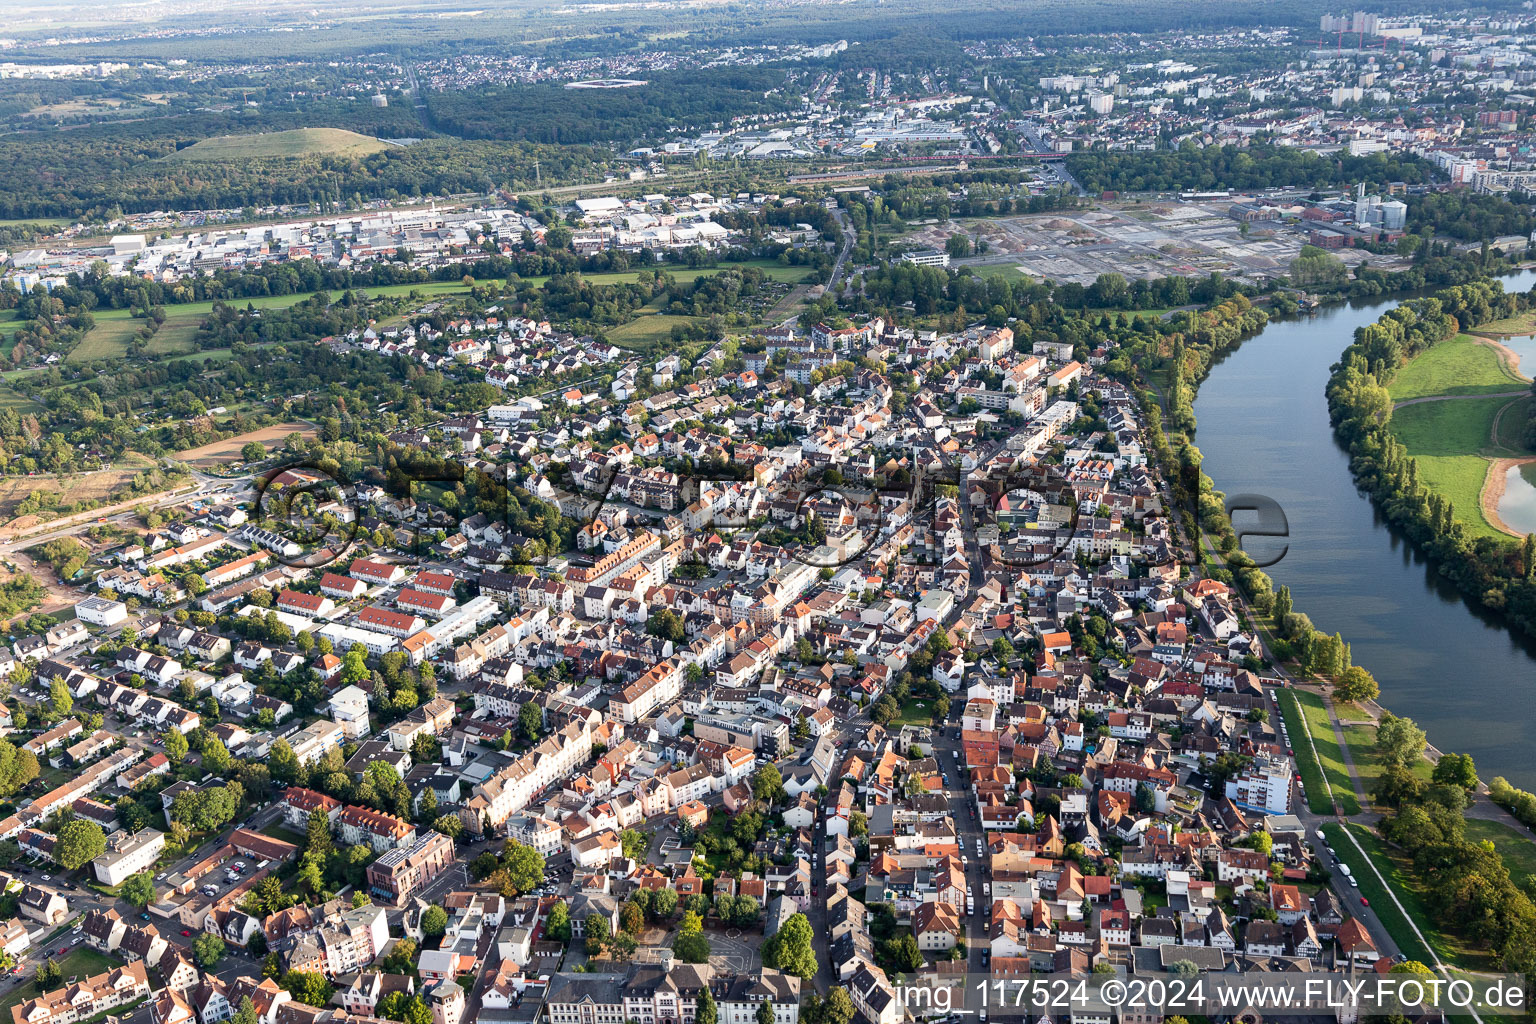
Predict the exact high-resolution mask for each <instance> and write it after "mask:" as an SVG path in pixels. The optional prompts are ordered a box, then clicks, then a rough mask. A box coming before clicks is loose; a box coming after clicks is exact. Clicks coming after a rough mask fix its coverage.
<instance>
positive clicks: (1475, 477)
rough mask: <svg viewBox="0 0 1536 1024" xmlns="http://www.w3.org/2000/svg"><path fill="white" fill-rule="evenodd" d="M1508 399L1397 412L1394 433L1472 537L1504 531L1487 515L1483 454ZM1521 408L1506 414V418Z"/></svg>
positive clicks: (1437, 404) (1423, 406) (1415, 407)
mask: <svg viewBox="0 0 1536 1024" xmlns="http://www.w3.org/2000/svg"><path fill="white" fill-rule="evenodd" d="M1435 351H1438V350H1436V349H1432V350H1431V351H1430V353H1429V354H1433V352H1435ZM1419 358H1420V359H1422V358H1424V356H1420V357H1419ZM1415 362H1417V360H1415ZM1410 365H1412V364H1410ZM1509 402H1510V399H1507V398H1468V399H1464V400H1453V401H1448V402H1423V403H1421V404H1419V405H1409V406H1404V407H1403V408H1401V409H1396V410H1394V411H1393V413H1392V421H1391V424H1390V426H1391V430H1392V433H1393V435H1394V436H1395V437H1396V438H1397V439H1398V440H1399V441H1401V442H1402V443H1403V446H1404V447H1406V448H1407V449H1408V453H1409V454H1410V455H1412V456H1413V457H1414V458H1415V459H1416V460H1417V461H1418V464H1419V476H1420V478H1421V479H1422V480H1423V482H1424V483H1425V484H1426V485H1427V486H1428V487H1430V488H1431V489H1432V490H1434V491H1435V492H1436V493H1438V494H1441V495H1443V496H1445V497H1446V498H1448V499H1450V501H1451V503H1452V504H1453V505H1454V506H1455V512H1456V518H1457V520H1459V521H1460V522H1461V523H1462V524H1463V525H1464V526H1465V527H1466V528H1467V529H1468V530H1469V531H1470V532H1471V533H1472V535H1473V536H1477V537H1502V536H1504V535H1503V534H1501V533H1500V532H1499V531H1497V530H1495V529H1494V528H1493V527H1492V526H1490V525H1489V524H1488V521H1487V520H1486V519H1484V518H1483V513H1482V506H1481V502H1480V500H1479V496H1480V495H1481V494H1482V490H1483V481H1484V480H1485V479H1486V478H1487V476H1488V464H1489V460H1488V459H1487V458H1486V457H1485V455H1484V454H1483V453H1485V452H1487V451H1489V450H1490V448H1491V435H1492V431H1493V421H1494V417H1495V416H1496V415H1497V414H1498V411H1499V410H1500V409H1502V408H1503V407H1504V406H1506V405H1508V404H1509ZM1519 411H1520V410H1519V409H1518V408H1517V409H1513V410H1511V411H1510V412H1509V413H1505V414H1504V419H1506V420H1510V419H1511V417H1512V415H1513V414H1517V413H1518V412H1519ZM1511 421H1512V420H1511ZM1512 422H1513V421H1512ZM1500 426H1501V427H1502V426H1503V423H1502V421H1501V423H1500ZM1505 433H1506V435H1507V431H1505Z"/></svg>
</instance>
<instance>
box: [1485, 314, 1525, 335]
mask: <svg viewBox="0 0 1536 1024" xmlns="http://www.w3.org/2000/svg"><path fill="white" fill-rule="evenodd" d="M1477 330H1478V333H1480V334H1536V311H1528V312H1525V313H1519V314H1516V315H1515V316H1512V317H1506V318H1505V319H1503V320H1495V321H1493V322H1492V323H1487V324H1483V325H1482V326H1481V327H1479V328H1478V329H1477Z"/></svg>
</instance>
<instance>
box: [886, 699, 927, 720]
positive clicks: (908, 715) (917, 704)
mask: <svg viewBox="0 0 1536 1024" xmlns="http://www.w3.org/2000/svg"><path fill="white" fill-rule="evenodd" d="M891 724H892V725H893V726H903V725H932V724H933V701H931V700H917V699H915V698H914V699H909V700H908V701H907V702H906V703H905V704H903V705H902V706H901V712H900V713H899V714H897V716H896V717H895V718H893V719H891Z"/></svg>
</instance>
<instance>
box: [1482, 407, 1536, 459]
mask: <svg viewBox="0 0 1536 1024" xmlns="http://www.w3.org/2000/svg"><path fill="white" fill-rule="evenodd" d="M1533 402H1536V398H1515V399H1511V400H1509V405H1508V407H1507V408H1506V409H1505V410H1504V415H1503V416H1500V417H1499V418H1498V420H1499V422H1498V433H1497V434H1495V435H1494V438H1493V444H1494V446H1495V447H1498V448H1507V449H1508V450H1509V451H1512V452H1524V451H1529V450H1530V449H1528V448H1526V446H1525V425H1526V424H1527V423H1529V422H1530V419H1531V412H1532V410H1531V405H1532V403H1533Z"/></svg>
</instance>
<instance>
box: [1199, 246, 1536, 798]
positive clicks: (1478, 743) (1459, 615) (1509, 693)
mask: <svg viewBox="0 0 1536 1024" xmlns="http://www.w3.org/2000/svg"><path fill="white" fill-rule="evenodd" d="M1532 285H1536V272H1532V271H1523V272H1521V273H1518V274H1514V275H1511V276H1509V277H1506V278H1504V288H1505V290H1506V291H1526V290H1528V289H1530V288H1531V287H1532ZM1400 301H1401V298H1390V299H1385V300H1379V301H1372V302H1368V303H1358V304H1352V305H1347V306H1335V307H1332V308H1329V309H1326V310H1324V311H1323V312H1322V313H1320V314H1319V315H1318V316H1315V317H1312V318H1310V319H1302V320H1284V321H1272V322H1271V323H1270V324H1269V326H1268V327H1266V328H1265V329H1264V331H1263V332H1262V333H1261V334H1259V335H1258V336H1256V337H1254V338H1250V339H1249V340H1247V341H1245V342H1244V343H1243V344H1242V345H1241V346H1240V347H1239V348H1237V349H1236V350H1235V351H1232V352H1230V353H1229V354H1228V355H1227V356H1226V357H1225V358H1224V359H1222V360H1221V361H1220V362H1218V363H1217V364H1216V365H1215V366H1214V367H1212V369H1211V373H1210V376H1209V377H1208V378H1207V379H1206V381H1205V382H1204V383H1203V384H1201V386H1200V392H1199V397H1198V399H1197V400H1196V402H1195V415H1196V418H1197V419H1198V421H1199V427H1198V430H1197V433H1196V438H1195V443H1196V444H1197V445H1199V447H1200V450H1201V451H1202V452H1203V453H1204V454H1205V462H1204V471H1205V473H1206V474H1207V475H1208V476H1210V477H1211V479H1212V480H1214V481H1215V483H1216V487H1217V488H1218V489H1220V490H1222V491H1224V492H1226V494H1227V495H1228V496H1229V497H1230V496H1233V495H1238V494H1261V495H1265V496H1267V497H1269V498H1271V499H1273V500H1275V501H1276V502H1278V503H1279V504H1280V506H1281V507H1282V508H1283V509H1284V511H1285V515H1286V518H1287V520H1288V524H1289V530H1290V536H1289V538H1288V539H1287V540H1285V541H1283V542H1280V543H1283V544H1288V548H1287V550H1286V551H1285V555H1284V557H1283V558H1281V559H1280V561H1278V562H1277V563H1275V564H1274V565H1272V566H1270V567H1269V568H1268V569H1267V570H1266V571H1267V572H1268V573H1269V574H1270V575H1271V576H1272V577H1273V578H1274V581H1275V585H1276V587H1279V586H1280V585H1281V584H1285V585H1287V586H1289V587H1290V588H1291V593H1292V596H1293V597H1294V599H1295V608H1296V610H1297V611H1300V612H1305V613H1306V614H1307V615H1309V616H1311V618H1312V622H1313V624H1314V625H1315V626H1316V627H1317V628H1318V629H1320V630H1324V631H1326V632H1328V633H1333V632H1339V633H1342V634H1343V636H1344V639H1345V640H1346V641H1348V642H1349V643H1350V644H1351V645H1352V654H1353V657H1354V661H1355V664H1357V665H1361V666H1364V667H1365V668H1367V669H1369V670H1370V671H1371V672H1372V674H1374V675H1375V676H1376V679H1377V681H1378V682H1380V684H1381V699H1380V701H1381V704H1382V706H1384V707H1386V708H1388V709H1390V710H1391V711H1393V712H1395V713H1396V714H1399V715H1407V716H1409V717H1411V718H1413V719H1414V720H1416V721H1417V722H1418V723H1419V724H1420V725H1421V726H1423V727H1424V729H1425V730H1427V731H1428V733H1429V740H1430V742H1431V743H1432V744H1434V745H1435V746H1436V747H1438V748H1439V749H1440V750H1442V751H1455V752H1458V753H1468V754H1471V755H1472V756H1473V758H1475V759H1476V761H1477V767H1478V772H1479V774H1480V775H1481V776H1482V778H1483V779H1485V780H1486V779H1490V778H1492V777H1493V776H1495V775H1502V776H1504V777H1505V778H1507V779H1509V780H1510V782H1512V783H1514V784H1515V785H1516V786H1519V787H1521V788H1523V789H1529V790H1536V758H1533V757H1532V756H1531V740H1532V736H1533V734H1536V643H1530V642H1523V641H1521V640H1518V639H1516V638H1515V637H1513V636H1512V635H1511V634H1510V633H1509V631H1508V630H1507V629H1505V627H1504V625H1503V624H1502V623H1501V622H1500V621H1499V620H1498V619H1497V618H1495V617H1493V616H1489V615H1486V614H1483V613H1481V612H1478V611H1475V610H1473V609H1472V608H1470V607H1469V606H1468V605H1467V604H1466V603H1465V602H1463V601H1462V599H1461V596H1460V594H1459V593H1458V592H1457V591H1456V590H1455V589H1454V588H1453V587H1452V586H1451V585H1450V584H1448V583H1445V582H1443V581H1442V580H1441V578H1440V577H1439V575H1438V574H1437V573H1436V572H1435V570H1434V569H1433V568H1432V567H1431V566H1430V565H1429V564H1428V562H1427V561H1426V560H1425V559H1423V558H1421V557H1420V556H1418V555H1417V554H1415V553H1414V551H1413V550H1412V549H1411V548H1410V547H1409V545H1408V544H1407V543H1406V541H1405V540H1404V539H1403V538H1402V537H1401V536H1399V535H1398V534H1397V533H1396V531H1394V530H1392V529H1390V528H1389V527H1388V526H1387V524H1386V523H1385V522H1384V521H1383V520H1382V518H1381V517H1380V516H1379V515H1378V514H1377V512H1376V509H1375V506H1373V505H1372V504H1371V502H1370V501H1369V499H1367V498H1366V497H1365V495H1364V494H1362V493H1361V492H1360V491H1358V490H1356V489H1355V485H1354V481H1353V480H1352V478H1351V477H1350V473H1349V458H1348V456H1347V455H1346V454H1345V453H1344V451H1343V449H1341V448H1340V447H1339V446H1338V445H1337V444H1336V443H1335V442H1334V438H1333V430H1332V428H1331V427H1330V426H1329V423H1328V405H1327V402H1326V401H1325V400H1324V397H1323V388H1324V386H1325V385H1326V384H1327V381H1328V373H1329V367H1330V366H1332V365H1333V363H1334V362H1335V361H1337V359H1338V357H1339V354H1340V353H1342V352H1343V351H1344V349H1345V347H1346V346H1348V345H1349V343H1350V342H1351V341H1352V340H1353V339H1354V332H1355V328H1357V327H1360V326H1363V325H1365V324H1368V323H1372V322H1374V321H1375V320H1376V319H1377V318H1378V317H1379V316H1380V315H1381V314H1382V313H1383V312H1385V311H1386V310H1387V309H1389V308H1391V307H1392V306H1393V305H1395V304H1396V303H1398V302H1400ZM1532 369H1533V368H1532V367H1531V366H1530V365H1526V366H1523V367H1522V370H1523V372H1524V373H1525V374H1526V375H1527V376H1529V375H1531V373H1532ZM1253 522H1254V520H1253V518H1252V517H1251V516H1244V515H1242V514H1241V513H1239V515H1238V517H1237V523H1236V525H1237V528H1238V531H1239V532H1241V531H1242V529H1243V527H1244V526H1245V525H1252V523H1253ZM1244 546H1245V547H1246V548H1247V550H1248V551H1249V552H1250V553H1252V554H1253V555H1254V557H1256V558H1258V559H1259V560H1260V561H1261V562H1262V561H1264V560H1265V559H1264V557H1263V556H1264V555H1265V554H1266V553H1271V554H1272V553H1274V552H1277V551H1278V550H1280V544H1277V543H1276V542H1275V541H1271V540H1268V539H1261V538H1250V539H1248V540H1247V541H1245V545H1244Z"/></svg>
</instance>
